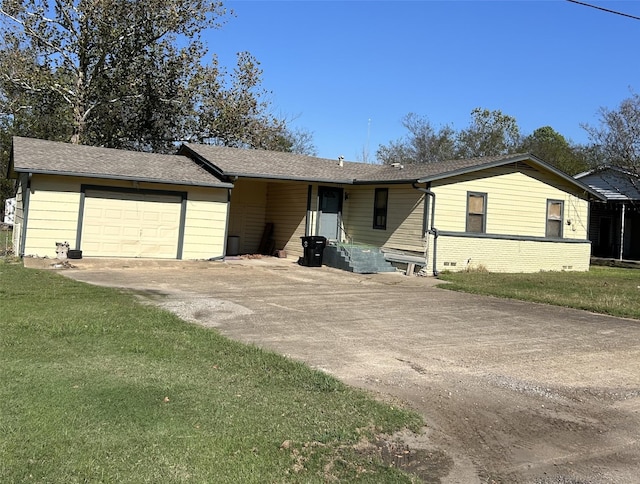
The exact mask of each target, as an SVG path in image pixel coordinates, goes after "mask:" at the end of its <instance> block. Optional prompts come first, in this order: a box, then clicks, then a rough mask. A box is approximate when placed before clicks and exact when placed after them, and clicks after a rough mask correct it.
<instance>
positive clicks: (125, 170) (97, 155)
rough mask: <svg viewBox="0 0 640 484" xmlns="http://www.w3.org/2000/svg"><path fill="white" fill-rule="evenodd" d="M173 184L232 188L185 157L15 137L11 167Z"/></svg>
mask: <svg viewBox="0 0 640 484" xmlns="http://www.w3.org/2000/svg"><path fill="white" fill-rule="evenodd" d="M11 169H12V171H14V172H16V173H42V174H47V175H65V176H79V177H91V178H107V179H115V180H131V181H139V182H150V183H167V184H172V185H192V186H203V187H216V188H231V187H232V185H231V184H230V183H225V182H222V181H221V180H220V179H218V178H217V177H216V176H214V175H213V174H212V173H211V172H210V171H208V170H207V169H206V168H205V167H203V166H200V165H198V164H197V163H196V162H194V160H192V159H190V158H188V157H186V156H178V155H160V154H155V153H141V152H137V151H126V150H117V149H113V148H99V147H95V146H83V145H73V144H70V143H61V142H57V141H46V140H40V139H33V138H22V137H18V136H16V137H14V138H13V146H12V152H11V161H10V170H11Z"/></svg>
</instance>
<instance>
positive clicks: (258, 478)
mask: <svg viewBox="0 0 640 484" xmlns="http://www.w3.org/2000/svg"><path fill="white" fill-rule="evenodd" d="M0 310H1V316H0V482H7V483H9V482H47V483H75V482H117V483H126V482H130V483H143V482H153V483H158V482H162V483H172V482H197V483H214V482H215V483H225V482H256V483H258V482H259V483H265V482H327V481H332V480H338V481H343V482H344V481H359V482H411V480H410V478H409V477H408V476H406V475H404V474H401V473H400V472H399V471H397V470H396V469H393V468H389V467H388V466H386V465H385V464H384V463H382V462H381V461H380V460H379V459H378V458H377V457H376V456H375V455H373V456H372V455H364V454H362V453H361V452H358V451H356V450H355V447H356V446H355V444H356V443H358V442H359V441H361V440H362V439H365V438H371V437H372V435H374V434H376V433H379V432H388V433H390V432H393V431H395V430H398V429H400V428H403V427H409V428H413V429H417V428H418V427H419V426H420V425H421V424H422V422H421V420H420V418H419V417H418V416H417V415H416V414H414V413H411V412H408V411H406V410H403V409H400V408H397V407H392V406H388V405H384V404H382V403H379V402H377V401H375V400H373V399H372V398H370V397H369V396H367V395H365V394H364V393H362V392H360V391H356V390H354V389H352V388H349V387H347V386H345V385H343V384H341V383H340V382H338V381H337V380H335V379H334V378H332V377H330V376H327V375H326V374H324V373H322V372H319V371H313V370H311V369H309V368H308V367H306V366H304V365H302V364H299V363H296V362H293V361H291V360H288V359H286V358H284V357H280V356H278V355H276V354H273V353H269V352H266V351H262V350H260V349H257V348H255V347H248V346H245V345H242V344H239V343H235V342H232V341H230V340H228V339H225V338H223V337H221V336H220V335H218V334H217V333H216V332H215V331H213V330H207V329H204V328H200V327H197V326H195V325H191V324H188V323H185V322H183V321H181V320H180V319H179V318H177V317H176V316H174V315H172V314H170V313H168V312H165V311H161V310H159V309H155V308H150V307H147V306H142V305H140V304H139V303H137V302H136V300H135V298H134V297H133V296H132V295H130V294H125V293H121V292H118V291H116V290H112V289H107V288H100V287H93V286H89V285H86V284H82V283H78V282H75V281H72V280H69V279H66V278H64V277H62V276H60V275H57V274H55V273H53V272H48V271H36V270H28V269H24V268H23V267H22V266H21V265H20V264H16V263H13V264H12V263H9V262H3V261H2V260H0ZM283 443H285V445H283Z"/></svg>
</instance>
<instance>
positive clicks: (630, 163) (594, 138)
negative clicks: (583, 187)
mask: <svg viewBox="0 0 640 484" xmlns="http://www.w3.org/2000/svg"><path fill="white" fill-rule="evenodd" d="M599 112H600V125H599V126H595V127H594V126H589V125H583V128H584V129H585V130H586V131H587V133H588V135H589V138H590V140H591V142H592V143H593V145H594V148H593V149H592V150H591V153H592V155H593V160H594V162H595V163H597V164H608V165H612V166H619V167H621V168H623V169H625V170H628V171H630V172H631V173H632V174H633V175H635V176H636V177H638V176H640V96H639V95H638V94H635V93H633V94H632V95H631V97H629V98H627V99H624V100H623V101H622V102H621V103H620V106H619V107H618V108H617V109H614V110H612V109H607V108H604V107H602V108H600V111H599Z"/></svg>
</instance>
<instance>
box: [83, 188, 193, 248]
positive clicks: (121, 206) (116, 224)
mask: <svg viewBox="0 0 640 484" xmlns="http://www.w3.org/2000/svg"><path fill="white" fill-rule="evenodd" d="M181 202H182V198H181V197H180V196H175V195H161V194H146V193H144V194H140V193H120V192H104V191H95V190H91V191H89V190H87V192H86V193H85V210H84V218H83V227H82V248H83V252H84V253H86V255H87V256H88V257H91V256H97V257H99V256H110V257H153V258H170V259H173V258H175V257H176V255H177V250H178V249H177V248H178V238H179V232H180V213H181V207H182V204H181Z"/></svg>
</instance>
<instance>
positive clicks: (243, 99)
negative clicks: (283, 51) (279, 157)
mask: <svg viewBox="0 0 640 484" xmlns="http://www.w3.org/2000/svg"><path fill="white" fill-rule="evenodd" d="M201 76H202V77H201V78H200V79H199V80H198V81H199V82H200V84H199V86H198V85H196V86H194V90H198V93H199V94H198V99H197V116H198V124H197V127H196V133H195V135H194V136H193V138H194V139H196V140H197V141H199V142H208V143H211V144H216V145H223V146H232V147H237V148H245V147H252V148H262V149H267V150H275V151H291V148H292V140H291V139H290V136H289V133H288V132H287V129H286V123H285V121H284V120H281V119H278V118H276V117H275V116H273V115H272V114H270V113H269V111H268V108H269V103H268V101H266V100H265V99H266V97H267V95H268V94H269V93H268V92H266V91H265V90H264V89H262V88H261V87H260V85H261V82H262V70H261V69H260V63H259V62H258V61H257V60H256V59H255V58H254V57H253V56H252V55H250V54H249V53H248V52H241V53H239V54H238V64H237V66H236V68H235V69H234V71H233V72H232V73H231V75H230V76H227V73H226V71H225V70H224V69H222V68H221V67H220V66H219V64H218V62H217V59H216V58H214V62H213V63H212V65H211V66H210V67H208V68H205V69H203V70H202V75H201Z"/></svg>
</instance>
